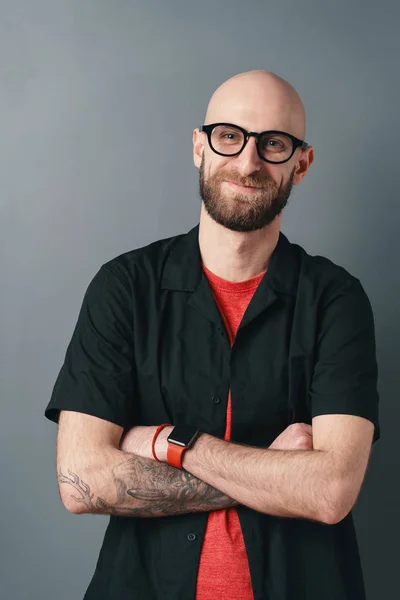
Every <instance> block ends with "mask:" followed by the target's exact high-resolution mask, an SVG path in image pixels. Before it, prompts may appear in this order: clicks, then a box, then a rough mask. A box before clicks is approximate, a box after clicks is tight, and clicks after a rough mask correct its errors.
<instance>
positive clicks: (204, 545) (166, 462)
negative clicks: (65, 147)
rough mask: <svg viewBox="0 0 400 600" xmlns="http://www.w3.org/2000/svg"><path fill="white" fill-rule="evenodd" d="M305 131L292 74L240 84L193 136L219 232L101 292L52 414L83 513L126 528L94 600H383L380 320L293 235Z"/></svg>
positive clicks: (93, 285)
mask: <svg viewBox="0 0 400 600" xmlns="http://www.w3.org/2000/svg"><path fill="white" fill-rule="evenodd" d="M305 127H306V125H305V113H304V107H303V104H302V102H301V100H300V98H299V96H298V94H297V92H296V91H295V90H294V88H293V87H292V86H291V85H289V84H288V83H287V82H286V81H284V80H283V79H282V78H280V77H278V76H277V75H275V74H272V73H269V72H266V71H251V72H248V73H242V74H240V75H237V76H235V77H232V78H231V79H229V80H228V81H226V82H225V83H223V84H222V85H221V86H220V87H219V88H218V89H217V90H216V91H215V93H214V95H213V96H212V98H211V100H210V103H209V105H208V109H207V114H206V118H205V123H204V125H203V126H202V127H201V128H200V129H195V130H194V133H193V156H194V163H195V166H196V167H197V168H198V169H199V171H200V196H201V199H202V204H201V213H200V222H199V224H198V225H196V226H195V227H194V228H193V229H191V230H190V231H189V232H188V233H184V234H179V235H176V236H174V237H170V238H167V239H163V240H158V241H156V242H153V243H152V244H149V245H148V246H145V247H143V248H137V249H134V250H131V251H129V252H126V253H124V254H122V255H120V256H118V257H115V258H113V259H111V260H110V261H109V262H107V263H105V264H104V265H102V266H101V268H100V269H99V271H98V272H97V273H96V275H95V276H94V278H93V279H92V281H91V282H90V284H89V286H88V288H87V291H86V293H85V296H84V299H83V302H82V307H81V310H80V313H79V317H78V322H77V324H76V327H75V330H74V332H73V335H72V339H71V341H70V344H69V346H68V349H67V352H66V355H65V360H64V364H63V365H62V368H61V370H60V373H59V375H58V378H57V381H56V383H55V385H54V389H53V394H52V397H51V400H50V402H49V404H48V406H47V408H46V413H45V414H46V416H47V417H48V418H49V419H51V420H53V421H55V422H57V423H59V427H58V438H57V472H58V483H59V490H60V495H61V499H62V502H63V503H64V505H65V507H66V508H67V509H68V510H69V511H70V512H72V513H74V514H82V513H97V514H107V515H110V522H109V525H108V528H107V531H106V535H105V539H104V543H103V546H102V549H101V552H100V556H99V559H98V562H97V566H96V570H95V573H94V576H93V578H92V581H91V583H90V585H89V587H88V589H87V591H86V594H85V599H86V600H106V599H107V600H111V599H112V600H126V599H127V598H130V599H143V600H161V599H168V600H173V599H174V600H175V599H176V600H178V599H179V600H191V599H194V598H195V599H196V600H233V599H235V600H264V599H267V600H321V599H323V600H364V599H365V591H364V583H363V576H362V569H361V565H360V557H359V552H358V546H357V539H356V533H355V529H354V524H353V518H352V508H353V506H354V504H355V502H356V500H357V498H358V495H359V492H360V489H361V486H362V483H363V480H364V476H365V472H366V469H367V464H368V459H369V456H370V452H371V446H372V444H373V442H375V441H376V440H377V439H379V436H380V433H379V422H378V393H377V365H376V357H375V337H374V323H373V315H372V310H371V306H370V303H369V300H368V298H367V296H366V294H365V291H364V289H363V287H362V286H361V283H360V282H359V280H358V279H356V278H355V277H354V276H352V275H351V274H349V273H348V272H347V271H346V270H345V269H343V268H342V267H340V266H338V265H335V264H334V263H333V262H331V261H329V260H328V259H327V258H323V257H321V256H310V255H309V254H308V253H307V252H306V251H305V250H304V249H303V248H301V247H300V246H298V245H296V244H292V243H290V242H289V240H288V239H287V238H286V237H285V236H284V235H283V233H282V232H281V231H280V229H281V219H282V211H283V209H284V208H285V206H286V203H287V201H288V198H289V195H290V192H291V189H292V186H293V185H298V184H299V183H300V182H301V181H302V179H303V177H304V176H305V175H306V173H307V172H308V169H309V168H310V165H311V164H312V162H313V160H314V150H313V148H312V146H310V145H308V144H307V143H306V141H305V131H306V129H305ZM77 551H78V552H79V548H78V549H77Z"/></svg>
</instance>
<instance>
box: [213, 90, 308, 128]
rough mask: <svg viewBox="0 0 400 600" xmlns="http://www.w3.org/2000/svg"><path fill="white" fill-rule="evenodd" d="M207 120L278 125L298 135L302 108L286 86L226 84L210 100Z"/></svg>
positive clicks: (244, 126)
mask: <svg viewBox="0 0 400 600" xmlns="http://www.w3.org/2000/svg"><path fill="white" fill-rule="evenodd" d="M206 118H207V121H206V122H207V123H218V122H219V123H221V122H224V123H233V124H235V125H239V126H240V127H243V128H244V129H246V130H247V131H257V132H259V131H266V130H268V129H277V130H280V131H287V132H288V133H292V134H293V135H298V133H299V127H298V111H296V106H295V105H294V104H293V102H292V99H291V97H290V95H289V94H287V93H285V91H284V90H282V89H274V88H269V89H263V88H261V89H260V87H252V86H248V88H242V89H238V88H237V87H235V88H233V89H229V86H228V87H225V88H224V89H223V90H222V91H221V92H220V93H218V94H217V95H216V97H214V98H213V100H212V101H211V102H210V105H209V108H208V111H207V117H206Z"/></svg>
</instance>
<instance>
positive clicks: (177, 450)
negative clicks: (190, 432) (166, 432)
mask: <svg viewBox="0 0 400 600" xmlns="http://www.w3.org/2000/svg"><path fill="white" fill-rule="evenodd" d="M186 449H187V448H186V446H178V444H173V443H172V442H168V449H167V462H168V464H169V465H171V467H176V468H177V469H182V455H183V453H184V451H185V450H186Z"/></svg>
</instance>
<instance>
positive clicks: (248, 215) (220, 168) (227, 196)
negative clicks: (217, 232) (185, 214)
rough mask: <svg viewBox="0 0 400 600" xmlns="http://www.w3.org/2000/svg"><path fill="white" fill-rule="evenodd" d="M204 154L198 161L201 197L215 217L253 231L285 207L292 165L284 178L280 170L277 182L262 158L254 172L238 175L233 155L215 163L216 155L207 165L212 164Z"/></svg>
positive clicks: (236, 228) (228, 225)
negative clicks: (207, 161)
mask: <svg viewBox="0 0 400 600" xmlns="http://www.w3.org/2000/svg"><path fill="white" fill-rule="evenodd" d="M211 152H212V151H211ZM205 154H206V153H205V152H204V153H203V155H202V158H201V164H200V181H199V186H200V197H201V199H202V200H203V203H204V207H205V209H206V211H207V213H208V214H209V215H210V217H211V218H212V219H213V220H214V221H216V222H217V223H219V224H220V225H222V226H223V227H226V228H227V229H230V230H232V231H242V232H244V231H256V230H259V229H263V228H264V227H266V226H267V225H269V224H270V223H272V221H273V220H274V219H275V218H276V217H277V216H278V215H279V214H280V213H281V212H282V210H283V209H284V208H285V206H286V204H287V201H288V198H289V196H290V192H291V190H292V186H293V176H294V172H295V167H292V170H291V171H289V175H288V176H286V178H285V177H283V175H282V174H281V176H280V177H279V178H278V181H279V183H278V182H277V181H276V180H275V179H276V178H273V177H272V175H271V174H269V173H268V170H267V168H265V167H264V165H267V163H265V162H264V161H262V162H263V163H264V165H261V166H260V165H258V167H257V169H254V170H253V172H249V173H248V174H247V175H241V174H240V173H239V172H238V170H237V169H235V167H234V165H235V162H234V161H232V159H230V160H229V159H228V160H227V159H225V162H224V163H223V164H218V158H216V161H217V164H214V166H213V169H211V168H208V167H211V165H208V164H206V158H205ZM215 156H217V155H215ZM210 158H211V157H210ZM283 166H285V165H283ZM277 167H278V165H276V166H274V168H275V169H276V168H277ZM206 172H207V173H208V175H206ZM243 186H244V187H243Z"/></svg>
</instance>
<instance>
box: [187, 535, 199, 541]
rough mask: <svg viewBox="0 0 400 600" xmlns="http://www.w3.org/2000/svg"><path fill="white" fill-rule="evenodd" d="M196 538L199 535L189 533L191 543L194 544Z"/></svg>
mask: <svg viewBox="0 0 400 600" xmlns="http://www.w3.org/2000/svg"><path fill="white" fill-rule="evenodd" d="M196 538H197V535H196V534H195V533H189V535H188V536H187V539H188V540H189V542H194V541H195V539H196Z"/></svg>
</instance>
